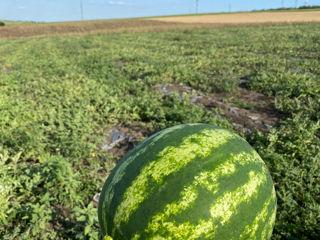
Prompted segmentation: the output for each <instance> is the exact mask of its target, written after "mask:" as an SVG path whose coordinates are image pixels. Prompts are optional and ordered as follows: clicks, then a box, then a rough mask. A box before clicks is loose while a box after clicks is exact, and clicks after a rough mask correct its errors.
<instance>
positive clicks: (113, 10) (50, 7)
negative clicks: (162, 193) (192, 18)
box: [0, 0, 320, 22]
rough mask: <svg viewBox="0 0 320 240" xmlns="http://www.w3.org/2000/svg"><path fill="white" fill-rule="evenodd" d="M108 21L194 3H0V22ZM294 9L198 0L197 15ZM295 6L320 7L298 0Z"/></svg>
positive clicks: (187, 9) (178, 10)
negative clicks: (81, 4) (0, 20)
mask: <svg viewBox="0 0 320 240" xmlns="http://www.w3.org/2000/svg"><path fill="white" fill-rule="evenodd" d="M81 1H82V2H83V19H84V20H89V19H109V18H129V17H144V16H160V15H172V14H189V13H195V6H196V4H195V2H196V0H153V1H150V0H0V19H5V20H23V21H38V22H56V21H73V20H80V19H81V11H80V9H81V8H80V2H81ZM282 2H284V6H285V7H293V6H295V4H296V0H268V1H266V0H254V1H252V0H251V1H250V0H226V1H215V0H199V13H207V12H228V11H229V10H230V9H231V11H247V10H258V9H268V8H278V7H281V6H282ZM297 2H298V6H301V5H304V4H305V3H307V4H308V5H320V0H299V1H297Z"/></svg>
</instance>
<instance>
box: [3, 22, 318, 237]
mask: <svg viewBox="0 0 320 240" xmlns="http://www.w3.org/2000/svg"><path fill="white" fill-rule="evenodd" d="M319 45H320V25H319V24H304V25H285V26H266V27H247V28H245V27H242V28H229V29H211V30H209V29H199V30H183V31H168V32H158V33H139V34H123V33H122V34H109V35H90V36H89V35H88V36H71V37H50V38H49V37H47V38H37V39H32V38H30V39H9V40H0V53H1V54H0V179H1V180H0V192H1V194H0V209H1V211H0V238H1V239H98V235H99V226H98V223H97V209H96V208H95V205H94V203H93V201H92V198H93V196H94V195H95V194H96V193H98V192H99V191H100V190H101V186H102V184H103V182H104V181H105V179H106V176H107V175H108V174H109V173H110V171H111V169H112V168H113V167H114V165H115V163H116V161H117V160H118V159H119V156H121V155H122V154H124V153H125V152H127V151H128V148H125V147H124V146H122V145H123V144H124V143H121V144H118V145H116V146H114V149H113V150H112V151H108V150H106V149H105V148H104V142H105V141H106V138H107V134H108V132H109V130H110V129H112V128H117V129H120V130H122V131H124V130H126V131H127V132H131V134H133V133H135V136H136V138H137V139H138V141H141V140H142V139H143V138H144V137H147V136H149V135H150V134H152V133H153V132H156V131H158V130H161V129H163V128H166V127H169V126H173V125H176V124H180V123H187V122H203V123H212V124H216V125H219V126H222V127H225V128H228V129H231V130H232V129H233V130H234V131H238V133H240V134H241V135H242V136H244V137H246V139H247V140H248V141H249V142H250V143H251V144H252V145H253V146H254V147H255V149H256V150H257V151H258V152H259V153H260V155H261V156H262V158H263V159H264V160H265V161H266V163H267V165H268V167H269V169H270V171H271V174H272V177H273V180H274V182H275V186H276V191H277V198H278V213H277V220H276V226H275V230H274V234H273V239H319V238H320V169H319V168H320V151H319V150H320V130H319V129H320V82H319V81H320V80H319V76H320V63H319V60H320V48H319ZM164 84H167V86H169V85H170V84H171V85H170V86H183V87H184V88H187V89H189V90H188V91H180V92H179V89H178V88H176V89H175V91H171V92H173V93H171V92H170V94H166V93H165V92H163V91H159V90H158V89H159V86H160V88H161V89H163V86H164ZM241 88H243V89H246V90H241ZM243 91H246V94H239V92H243ZM257 94H263V95H264V96H265V98H262V99H264V100H262V101H261V102H259V101H258V102H250V101H249V100H248V99H254V98H253V97H252V96H253V95H255V96H260V95H257ZM251 95H252V96H251ZM194 96H212V99H214V100H215V101H218V100H219V101H221V102H222V103H223V104H229V105H228V106H229V107H230V106H232V107H234V106H235V107H237V108H238V109H245V110H248V111H253V110H255V111H257V112H258V113H259V112H260V113H261V111H262V112H263V111H264V110H265V109H266V108H263V107H261V106H264V105H263V104H264V103H265V102H267V103H268V104H269V105H268V107H270V109H271V107H272V108H273V109H274V111H277V112H279V115H277V117H278V119H277V121H278V123H277V124H275V125H274V126H272V128H271V129H270V128H268V129H267V130H264V131H260V132H258V131H254V129H252V131H250V132H246V131H245V130H244V129H243V128H241V127H240V128H239V127H238V126H237V125H234V124H233V123H234V122H233V120H234V119H233V118H232V117H230V118H229V117H228V116H229V115H228V114H226V112H227V111H228V109H229V108H227V109H226V108H223V107H219V105H218V104H216V105H214V104H211V105H210V104H205V102H201V101H198V102H197V101H192V100H193V97H194ZM214 96H219V99H218V98H215V97H214ZM250 96H251V97H250ZM267 99H272V101H271V100H270V101H269V100H267ZM230 104H233V105H230ZM270 104H271V105H272V106H270ZM127 142H128V141H127ZM131 143H132V142H131ZM117 148H118V149H120V150H121V151H122V152H121V154H117V151H116V150H115V149H117Z"/></svg>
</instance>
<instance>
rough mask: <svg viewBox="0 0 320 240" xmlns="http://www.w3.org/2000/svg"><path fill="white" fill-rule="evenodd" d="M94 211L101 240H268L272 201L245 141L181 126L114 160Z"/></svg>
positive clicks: (266, 178)
mask: <svg viewBox="0 0 320 240" xmlns="http://www.w3.org/2000/svg"><path fill="white" fill-rule="evenodd" d="M98 213H99V223H100V227H101V233H102V235H103V236H104V237H105V238H106V239H114V240H117V239H221V240H226V239H228V240H229V239H234V240H239V239H250V240H251V239H270V238H271V234H272V230H273V226H274V222H275V215H276V196H275V189H274V186H273V182H272V179H271V176H270V174H269V171H268V169H267V167H266V165H265V164H264V162H263V161H262V159H261V158H260V156H259V155H258V154H257V152H256V151H255V150H254V149H253V148H252V147H251V146H250V145H249V144H248V143H247V142H246V141H245V140H244V139H242V138H241V137H239V136H238V135H236V134H234V133H232V132H230V131H228V130H225V129H222V128H219V127H216V126H212V125H208V124H185V125H178V126H175V127H171V128H168V129H165V130H162V131H160V132H158V133H156V134H154V135H153V136H151V137H149V138H148V139H147V140H145V141H144V142H142V143H141V144H140V145H139V146H137V147H136V148H135V149H133V150H132V151H131V152H129V153H128V154H127V155H126V156H125V157H124V158H123V159H122V160H121V161H120V162H119V164H118V165H117V166H116V167H115V169H113V171H112V172H111V174H110V176H109V177H108V179H107V181H106V182H105V184H104V186H103V189H102V193H101V196H100V199H99V208H98Z"/></svg>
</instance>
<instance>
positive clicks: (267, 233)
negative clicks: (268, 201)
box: [261, 188, 277, 239]
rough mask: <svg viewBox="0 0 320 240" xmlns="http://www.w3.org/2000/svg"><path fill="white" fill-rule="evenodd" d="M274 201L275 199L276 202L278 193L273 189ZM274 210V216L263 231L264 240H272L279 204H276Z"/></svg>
mask: <svg viewBox="0 0 320 240" xmlns="http://www.w3.org/2000/svg"><path fill="white" fill-rule="evenodd" d="M272 199H274V200H275V201H276V192H275V189H274V188H273V189H272ZM274 205H275V206H274V209H273V210H272V211H273V212H272V215H271V217H270V218H269V219H268V222H267V223H266V225H265V227H264V229H263V231H262V234H261V236H262V239H270V238H271V235H272V230H273V224H274V223H275V221H276V213H277V204H276V203H275V204H274Z"/></svg>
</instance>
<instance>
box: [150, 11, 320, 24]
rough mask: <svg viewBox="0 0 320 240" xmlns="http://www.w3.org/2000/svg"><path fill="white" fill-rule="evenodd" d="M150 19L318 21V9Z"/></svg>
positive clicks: (233, 22) (264, 21)
mask: <svg viewBox="0 0 320 240" xmlns="http://www.w3.org/2000/svg"><path fill="white" fill-rule="evenodd" d="M150 19H151V20H156V21H161V22H176V23H219V24H252V23H294V22H320V11H299V12H256V13H234V14H213V15H198V16H181V17H160V18H150Z"/></svg>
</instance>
